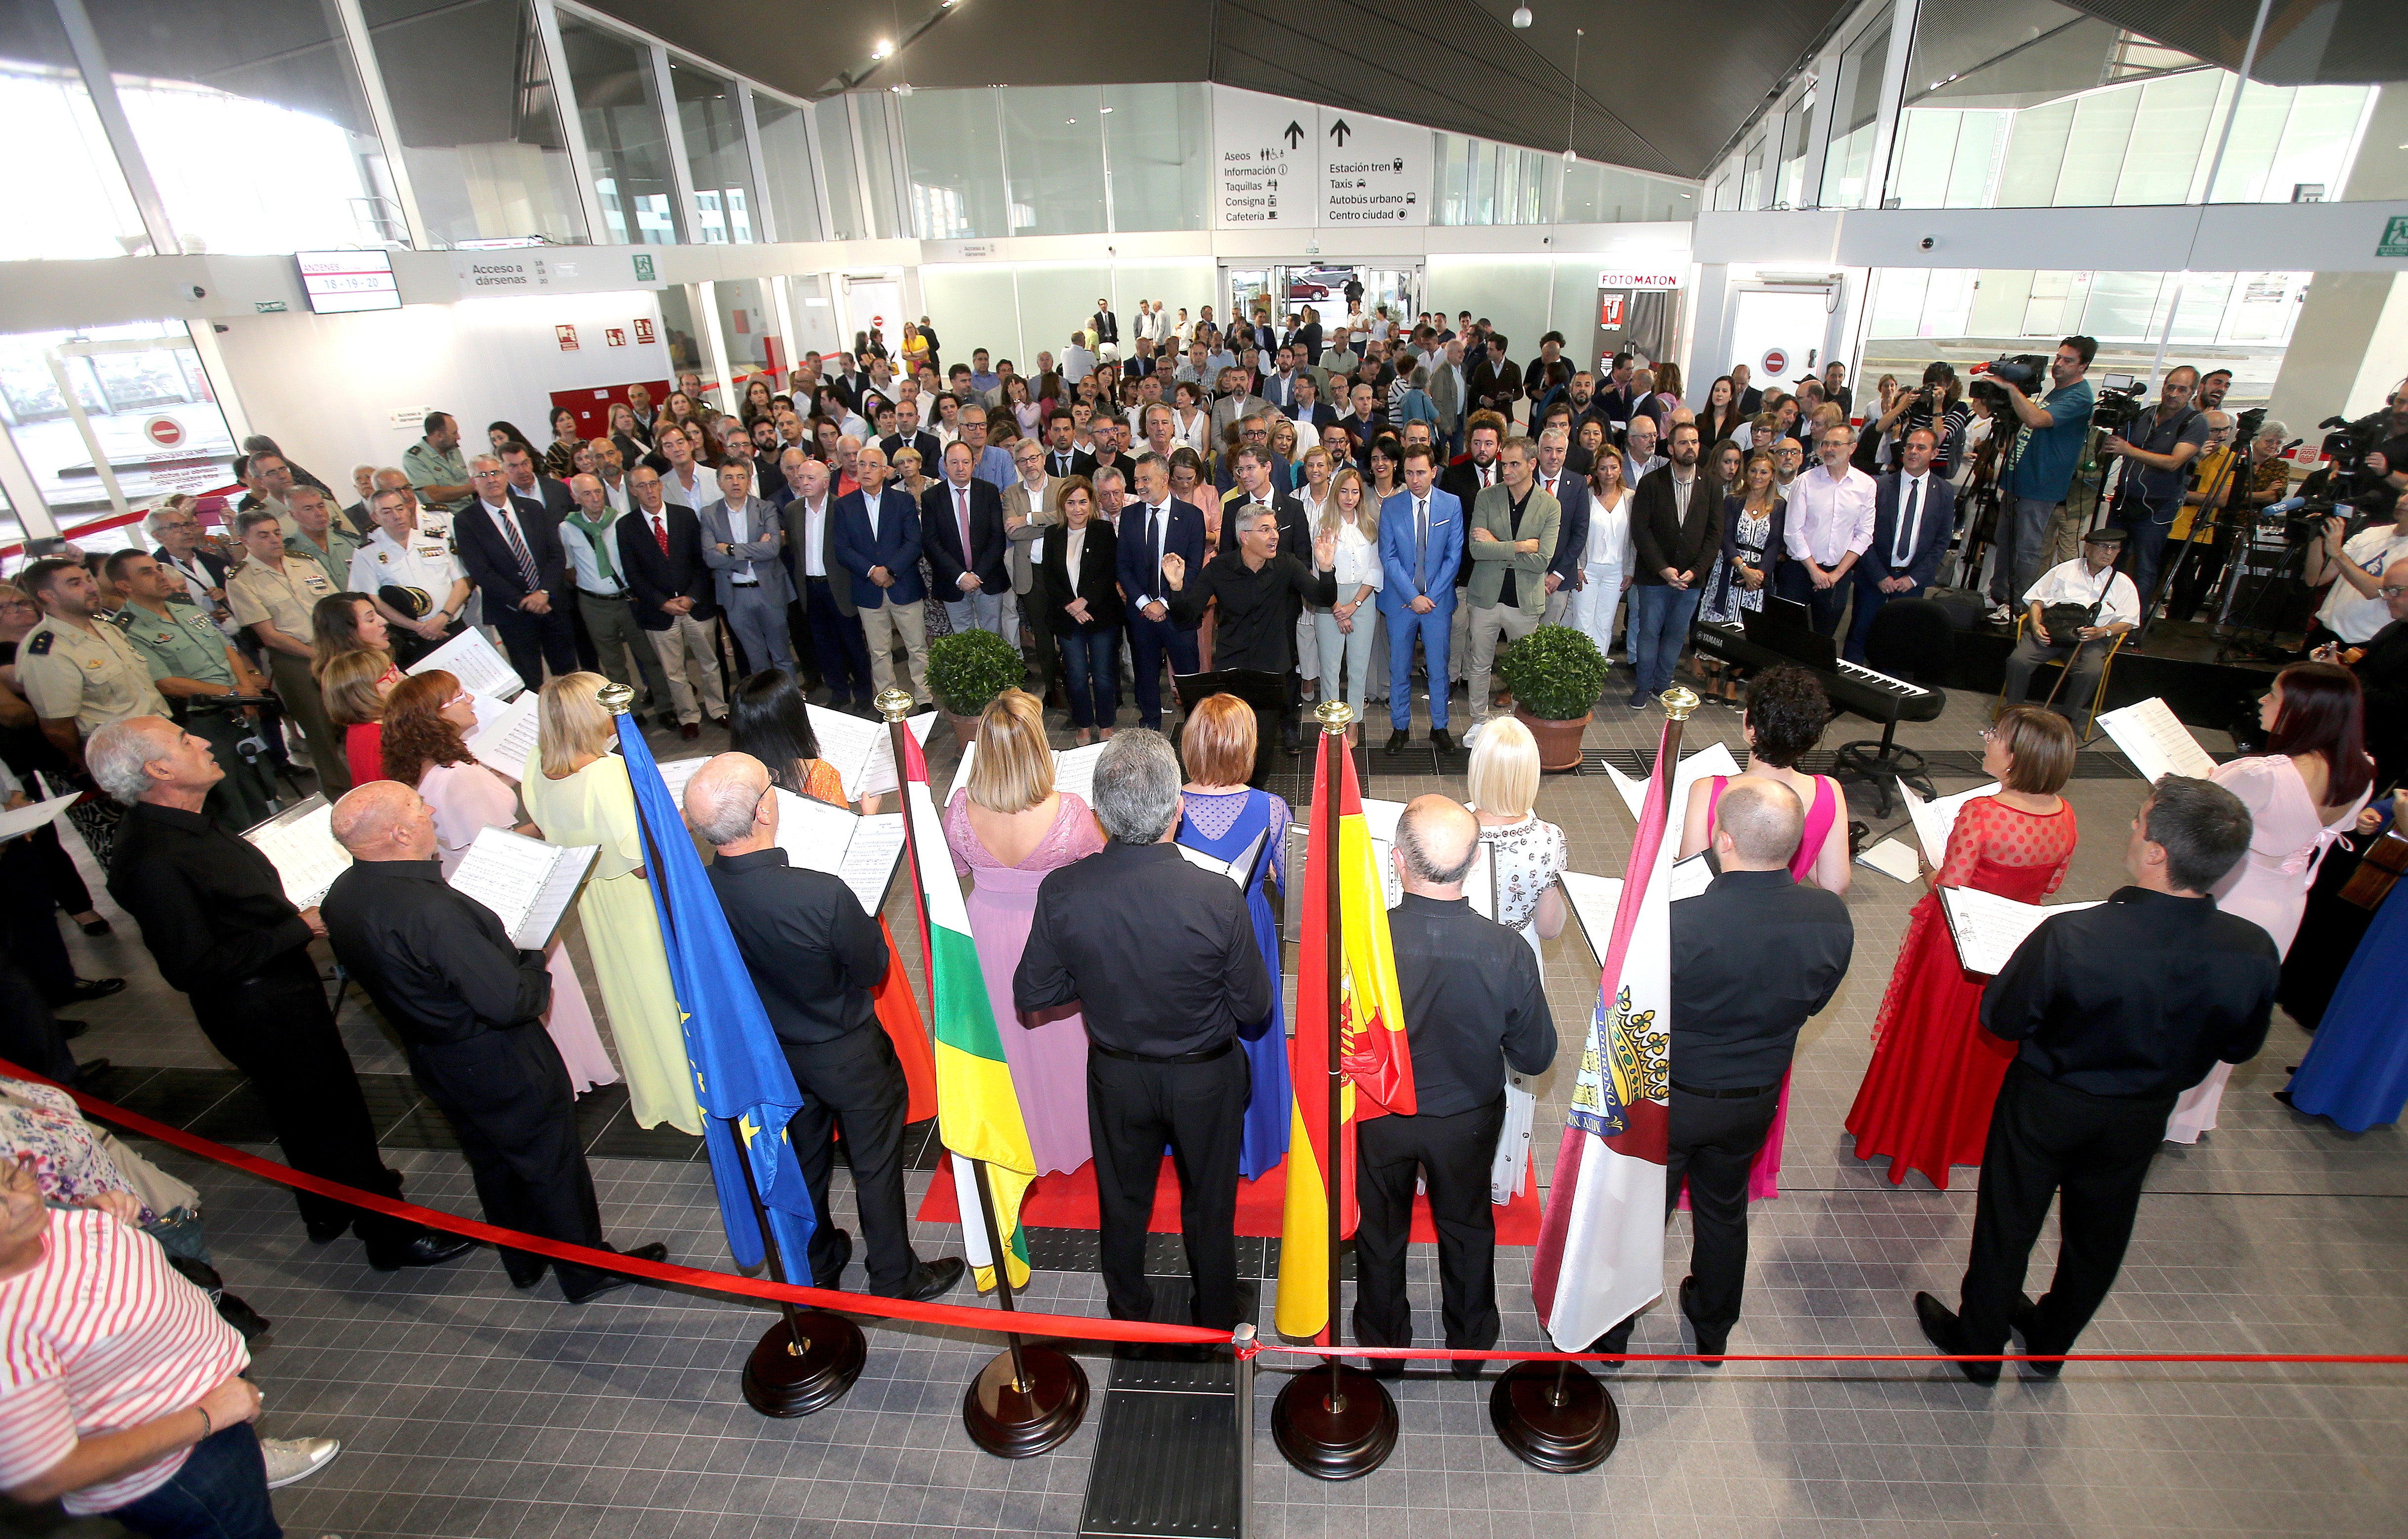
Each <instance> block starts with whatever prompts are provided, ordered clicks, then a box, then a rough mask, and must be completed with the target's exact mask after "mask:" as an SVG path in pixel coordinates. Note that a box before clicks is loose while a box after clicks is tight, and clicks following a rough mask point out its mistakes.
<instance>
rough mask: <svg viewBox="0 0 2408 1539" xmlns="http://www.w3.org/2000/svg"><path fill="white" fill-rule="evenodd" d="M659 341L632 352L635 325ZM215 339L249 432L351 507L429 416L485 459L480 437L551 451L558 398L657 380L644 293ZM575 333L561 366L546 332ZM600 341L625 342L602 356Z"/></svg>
mask: <svg viewBox="0 0 2408 1539" xmlns="http://www.w3.org/2000/svg"><path fill="white" fill-rule="evenodd" d="M638 317H640V318H642V319H644V320H646V321H649V322H650V323H651V324H652V336H653V338H655V340H654V341H652V343H651V344H650V345H643V344H639V343H638V342H637V340H636V326H635V323H636V321H637V319H638ZM219 324H222V325H223V326H224V327H225V328H226V329H225V330H224V331H222V332H220V333H219V334H218V338H217V339H218V345H219V347H220V348H221V349H222V352H223V353H224V356H225V361H226V367H227V369H228V371H229V373H230V374H231V375H232V377H233V382H234V388H235V390H236V393H237V394H238V395H239V396H241V400H242V407H243V410H244V414H245V415H246V416H248V417H249V418H250V420H251V425H252V428H253V430H254V431H257V432H261V433H265V434H266V435H268V436H269V437H270V438H273V439H275V440H276V441H277V442H278V443H279V445H281V446H282V447H283V448H284V450H285V451H286V452H287V453H290V454H292V455H293V456H294V458H295V459H297V460H298V461H300V462H301V463H302V464H303V465H306V466H308V467H309V468H310V469H311V470H312V471H314V472H316V473H317V474H318V475H319V476H321V477H322V478H324V479H325V480H326V482H328V483H329V484H331V485H333V486H334V487H335V488H336V489H337V491H344V492H346V494H347V496H346V500H348V488H349V484H350V480H351V467H352V466H354V465H363V464H376V465H397V464H399V463H400V460H401V453H402V451H403V450H405V449H407V448H409V445H410V443H411V442H412V441H413V440H414V439H417V438H418V437H419V425H418V421H417V418H418V416H419V414H421V413H423V411H425V410H427V409H429V408H434V409H437V410H443V411H449V412H451V413H452V415H453V416H455V417H457V418H459V420H460V434H461V443H462V447H463V448H464V449H465V450H466V452H468V453H475V452H477V451H478V450H479V449H481V448H482V447H483V446H484V441H485V434H484V429H485V424H487V423H489V422H494V421H496V420H504V421H509V422H512V423H515V424H518V425H519V427H520V428H522V429H523V430H524V431H525V432H527V433H530V434H533V435H535V439H536V443H535V447H536V448H537V449H538V450H540V449H542V448H543V447H544V446H545V445H547V444H549V443H550V442H551V441H552V433H551V429H550V428H549V426H548V425H547V424H546V422H545V417H546V415H547V413H548V412H549V411H550V410H551V407H552V392H553V391H555V390H577V389H583V388H588V387H593V386H599V385H609V384H623V383H626V382H629V381H637V380H658V379H663V378H666V377H667V373H668V350H667V347H666V346H664V345H663V343H662V342H661V341H660V340H658V338H661V337H663V336H664V335H665V331H664V328H663V327H662V325H661V322H660V307H659V305H658V304H657V303H656V302H655V299H654V297H653V295H651V294H648V293H644V292H641V291H629V292H625V293H619V294H576V295H545V296H542V297H534V296H520V297H513V298H507V299H504V298H495V299H463V300H461V301H459V302H458V303H457V304H452V305H412V306H410V307H409V308H408V309H398V310H380V311H377V312H374V313H371V314H366V315H303V314H285V315H259V316H238V317H234V318H231V319H228V320H226V321H222V322H221V323H219ZM557 325H572V326H575V327H576V328H577V339H578V349H577V351H576V352H563V351H562V350H561V347H560V342H559V339H558V337H557V335H556V333H555V332H554V331H553V329H552V328H553V327H554V326H557ZM609 327H618V328H620V329H621V330H623V331H624V333H625V334H626V338H627V341H626V345H625V346H624V347H615V348H614V347H610V346H608V345H607V343H606V340H605V338H604V336H603V333H604V330H605V329H606V328H609ZM397 418H398V419H400V420H396V419H397Z"/></svg>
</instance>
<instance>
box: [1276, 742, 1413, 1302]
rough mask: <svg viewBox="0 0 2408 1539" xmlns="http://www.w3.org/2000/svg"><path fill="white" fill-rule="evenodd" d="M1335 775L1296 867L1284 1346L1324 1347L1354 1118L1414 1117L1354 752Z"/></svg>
mask: <svg viewBox="0 0 2408 1539" xmlns="http://www.w3.org/2000/svg"><path fill="white" fill-rule="evenodd" d="M1330 741H1331V739H1330V737H1329V735H1328V734H1327V733H1324V734H1322V738H1321V751H1320V752H1321V757H1320V758H1319V759H1318V760H1317V761H1316V767H1315V769H1314V770H1313V777H1312V784H1313V785H1314V786H1315V787H1316V789H1317V788H1319V787H1322V786H1324V785H1326V784H1327V779H1326V777H1327V775H1328V770H1329V759H1328V755H1329V753H1330ZM1339 757H1340V765H1341V767H1342V773H1343V776H1344V779H1343V781H1342V782H1341V784H1340V790H1339V805H1338V807H1337V808H1336V809H1335V810H1334V814H1333V810H1332V809H1330V808H1327V807H1317V808H1316V809H1315V811H1314V813H1313V815H1312V844H1311V847H1310V849H1308V850H1307V852H1306V855H1305V862H1304V932H1303V935H1302V936H1301V938H1300V942H1299V944H1298V945H1297V973H1296V977H1297V985H1296V1038H1295V1041H1294V1042H1293V1043H1292V1044H1291V1046H1290V1050H1289V1051H1290V1055H1291V1056H1290V1058H1289V1063H1290V1066H1291V1067H1292V1069H1293V1070H1294V1072H1293V1074H1292V1076H1291V1079H1292V1081H1293V1083H1294V1085H1295V1086H1296V1111H1295V1114H1294V1117H1293V1120H1292V1123H1291V1130H1290V1132H1289V1135H1288V1146H1287V1206H1286V1212H1285V1213H1284V1215H1283V1220H1282V1224H1281V1229H1280V1234H1281V1241H1280V1278H1279V1309H1278V1314H1277V1316H1276V1318H1277V1323H1278V1327H1279V1332H1280V1334H1281V1335H1283V1336H1286V1337H1289V1338H1291V1339H1297V1340H1301V1339H1304V1338H1307V1337H1313V1338H1318V1339H1321V1340H1325V1341H1326V1340H1329V1339H1331V1338H1330V1335H1329V1332H1330V1331H1331V1330H1332V1328H1333V1326H1334V1325H1335V1323H1336V1322H1334V1321H1332V1320H1331V1319H1330V1318H1329V1265H1330V1253H1331V1251H1332V1249H1333V1247H1334V1245H1335V1243H1336V1241H1337V1240H1339V1239H1342V1238H1344V1237H1345V1236H1347V1235H1350V1234H1353V1233H1354V1232H1355V1222H1356V1218H1357V1214H1356V1211H1355V1119H1356V1118H1357V1117H1358V1116H1365V1117H1369V1116H1379V1115H1382V1114H1383V1113H1387V1112H1395V1113H1398V1114H1399V1115H1408V1116H1409V1115H1412V1111H1413V1060H1412V1052H1411V1050H1410V1049H1409V1048H1408V1046H1407V1045H1406V1041H1405V1013H1404V1005H1403V1000H1402V997H1401V996H1400V995H1399V993H1398V988H1397V958H1396V954H1395V952H1394V951H1392V950H1391V949H1390V947H1389V943H1388V906H1387V897H1386V883H1385V882H1384V881H1383V878H1382V876H1381V874H1380V863H1379V857H1378V856H1377V855H1376V854H1375V853H1374V851H1373V848H1372V844H1371V831H1370V829H1369V827H1368V826H1366V824H1365V823H1364V821H1363V798H1362V794H1361V792H1360V791H1359V790H1357V789H1356V787H1355V759H1354V755H1351V754H1348V753H1346V752H1345V750H1344V749H1343V748H1342V747H1341V748H1340V750H1339ZM1333 825H1334V826H1335V827H1336V828H1337V831H1338V839H1337V844H1338V851H1337V856H1338V858H1337V862H1336V866H1335V871H1334V876H1335V880H1336V881H1337V882H1338V884H1339V903H1340V924H1341V926H1342V928H1343V930H1344V933H1343V935H1342V936H1340V937H1338V938H1336V941H1335V943H1337V944H1338V945H1339V946H1340V948H1341V949H1340V979H1341V985H1340V999H1341V1000H1342V1003H1341V1006H1340V1008H1341V1010H1342V1013H1343V1014H1342V1015H1341V1018H1340V1028H1341V1034H1342V1041H1343V1052H1344V1057H1343V1059H1342V1062H1341V1064H1340V1067H1341V1068H1342V1069H1343V1070H1344V1072H1345V1078H1346V1084H1345V1086H1344V1087H1343V1089H1342V1090H1341V1091H1340V1100H1339V1108H1340V1111H1339V1123H1340V1125H1339V1126H1338V1127H1336V1128H1332V1127H1330V1126H1329V998H1328V987H1327V985H1326V982H1325V980H1326V978H1327V976H1328V973H1327V971H1326V970H1327V968H1328V956H1329V947H1330V945H1331V944H1332V943H1333V938H1332V937H1331V935H1330V934H1329V919H1328V915H1329V886H1328V884H1329V883H1330V881H1331V880H1332V878H1333V870H1332V866H1331V862H1330V859H1329V856H1328V850H1329V841H1328V837H1327V836H1328V832H1329V829H1330V828H1331V827H1332V826H1333ZM1331 1180H1334V1181H1336V1182H1337V1183H1338V1195H1339V1232H1338V1234H1337V1235H1334V1236H1333V1235H1332V1234H1331V1233H1330V1232H1329V1188H1328V1187H1327V1186H1326V1185H1325V1182H1326V1181H1331Z"/></svg>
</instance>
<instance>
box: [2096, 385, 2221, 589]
mask: <svg viewBox="0 0 2408 1539" xmlns="http://www.w3.org/2000/svg"><path fill="white" fill-rule="evenodd" d="M2197 394H2199V370H2197V369H2195V368H2193V367H2190V366H2189V365H2188V364H2184V365H2182V366H2180V367H2176V368H2171V369H2169V370H2167V371H2166V377H2165V379H2164V380H2163V381H2160V382H2159V384H2158V386H2157V410H2155V411H2152V412H2150V413H2148V414H2147V415H2146V416H2143V417H2142V418H2140V419H2139V420H2138V421H2137V422H2135V423H2132V424H2129V425H2128V427H2126V428H2125V429H2123V430H2120V431H2116V432H2113V433H2110V434H2108V435H2107V439H2106V441H2105V442H2104V443H2101V444H2100V446H2099V453H2100V454H2101V455H2107V454H2121V455H2123V456H2124V458H2125V459H2126V460H2127V461H2128V462H2129V463H2128V464H2127V465H2126V467H2125V468H2124V474H2123V478H2122V479H2121V480H2120V481H2118V482H2116V485H2115V506H2114V511H2112V512H2110V513H2109V514H2108V515H2107V516H2108V520H2109V522H2111V523H2113V524H2114V525H2118V526H2119V527H2121V528H2122V529H2123V530H2124V531H2125V535H2126V537H2127V539H2128V541H2129V543H2128V544H2127V545H2126V546H2125V548H2124V554H2125V558H2126V561H2127V563H2128V566H2127V568H2126V569H2127V570H2128V571H2130V572H2131V574H2132V583H2133V585H2134V586H2135V587H2137V588H2139V589H2140V590H2141V595H2142V598H2143V602H2146V601H2147V600H2149V599H2151V598H2153V597H2155V596H2156V594H2157V574H2158V573H2159V571H2161V570H2162V569H2163V568H2164V565H2165V552H2166V537H2167V536H2168V535H2169V534H2170V533H2171V532H2172V529H2173V526H2174V519H2175V517H2176V516H2177V515H2179V514H2180V513H2181V512H2182V510H2183V492H2184V489H2185V487H2186V483H2187V482H2188V481H2189V468H2190V463H2191V461H2193V460H2194V459H2197V458H2198V457H2199V455H2200V451H2202V450H2204V449H2205V448H2206V447H2207V415H2206V413H2204V412H2202V411H2200V410H2198V409H2196V408H2195V407H2193V406H2192V405H2191V404H2190V398H2191V397H2192V396H2195V395H2197ZM2134 430H2137V431H2138V433H2139V441H2138V442H2134V441H2132V439H2128V438H2127V437H2126V436H2125V434H2126V433H2127V432H2131V431H2134Z"/></svg>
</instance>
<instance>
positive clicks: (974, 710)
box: [928, 630, 1028, 746]
mask: <svg viewBox="0 0 2408 1539" xmlns="http://www.w3.org/2000/svg"><path fill="white" fill-rule="evenodd" d="M1027 682H1028V664H1027V663H1026V661H1025V660H1024V659H1023V658H1022V657H1021V655H1020V649H1019V648H1018V647H1015V646H1013V645H1012V644H1011V642H1009V641H1007V640H1004V639H1003V638H1002V637H1000V636H997V635H996V633H995V632H993V631H991V630H962V631H955V632H954V633H953V635H951V636H939V637H938V638H937V639H936V640H933V641H931V642H929V643H928V693H929V694H931V695H933V696H935V697H936V698H937V704H938V705H939V706H941V707H943V708H944V712H945V718H946V720H948V721H950V722H952V723H953V736H954V737H955V738H957V739H958V740H960V741H961V742H962V743H963V745H964V746H968V744H969V743H970V742H971V741H973V740H975V739H976V738H977V737H978V724H979V715H980V713H981V712H983V711H985V710H986V708H987V707H988V706H989V705H990V704H992V703H993V702H994V700H995V698H996V696H998V695H1000V694H1002V693H1003V692H1004V691H1005V690H1007V689H1018V688H1019V687H1020V686H1021V685H1022V684H1024V683H1027Z"/></svg>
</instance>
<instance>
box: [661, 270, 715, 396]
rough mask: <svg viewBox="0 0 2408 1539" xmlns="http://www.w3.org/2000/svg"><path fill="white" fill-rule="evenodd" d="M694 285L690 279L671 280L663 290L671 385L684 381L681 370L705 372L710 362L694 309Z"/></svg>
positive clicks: (663, 328)
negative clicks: (706, 358) (672, 281)
mask: <svg viewBox="0 0 2408 1539" xmlns="http://www.w3.org/2000/svg"><path fill="white" fill-rule="evenodd" d="M694 289H695V285H693V284H691V283H672V284H670V285H669V286H668V287H667V288H665V289H663V290H661V291H660V301H661V340H662V341H664V342H666V343H667V344H668V352H669V368H670V371H671V378H670V381H669V382H670V383H671V384H672V385H678V384H681V382H682V381H679V380H678V379H677V378H676V376H677V375H679V374H702V375H705V376H706V377H707V376H708V374H709V372H710V364H709V363H708V362H706V361H705V359H704V356H703V354H704V352H705V351H706V347H707V344H706V343H705V342H704V340H703V336H702V327H701V326H700V325H699V324H696V322H695V313H694Z"/></svg>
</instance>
